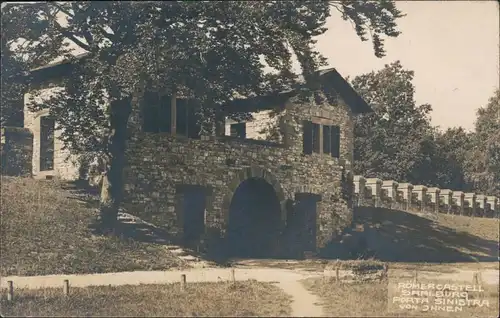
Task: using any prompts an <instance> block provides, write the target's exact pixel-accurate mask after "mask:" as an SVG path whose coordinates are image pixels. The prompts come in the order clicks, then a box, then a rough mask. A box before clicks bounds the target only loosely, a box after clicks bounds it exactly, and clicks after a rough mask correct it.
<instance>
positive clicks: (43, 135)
mask: <svg viewBox="0 0 500 318" xmlns="http://www.w3.org/2000/svg"><path fill="white" fill-rule="evenodd" d="M54 130H55V120H54V119H53V118H50V117H48V116H43V117H40V171H49V170H54Z"/></svg>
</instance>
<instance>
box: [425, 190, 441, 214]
mask: <svg viewBox="0 0 500 318" xmlns="http://www.w3.org/2000/svg"><path fill="white" fill-rule="evenodd" d="M440 191H441V189H439V188H428V189H427V194H429V195H430V201H431V203H432V204H434V211H432V212H435V213H439V193H440Z"/></svg>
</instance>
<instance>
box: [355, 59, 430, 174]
mask: <svg viewBox="0 0 500 318" xmlns="http://www.w3.org/2000/svg"><path fill="white" fill-rule="evenodd" d="M413 76H414V73H413V71H409V70H405V69H404V68H403V66H402V65H401V63H400V62H399V61H396V62H394V63H392V64H389V65H386V66H385V67H384V68H383V69H382V70H380V71H378V72H370V73H368V74H365V75H361V76H357V77H355V78H354V79H353V81H352V85H353V87H354V88H355V89H356V91H357V92H359V93H360V94H361V95H362V96H363V98H364V99H365V100H366V101H367V102H368V103H369V104H370V105H371V106H372V107H373V109H374V113H371V114H366V115H362V116H358V117H357V118H356V119H355V145H354V170H355V173H358V174H361V175H364V176H367V177H377V178H381V179H385V180H390V179H392V180H396V181H408V182H414V181H417V182H422V181H423V179H426V178H427V176H425V175H424V172H425V170H426V169H425V167H426V166H428V165H430V162H431V157H430V155H431V154H432V143H433V141H432V137H431V136H432V128H431V126H430V119H429V117H428V114H429V113H430V111H431V106H430V105H428V104H423V105H417V104H416V103H415V99H414V92H415V88H414V86H413V83H412V80H413Z"/></svg>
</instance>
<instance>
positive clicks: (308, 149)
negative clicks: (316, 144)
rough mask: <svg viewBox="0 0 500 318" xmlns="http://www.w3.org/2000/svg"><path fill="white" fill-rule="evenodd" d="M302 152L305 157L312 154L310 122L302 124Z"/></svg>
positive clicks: (305, 121)
mask: <svg viewBox="0 0 500 318" xmlns="http://www.w3.org/2000/svg"><path fill="white" fill-rule="evenodd" d="M302 129H303V131H302V152H303V153H304V154H306V155H310V154H312V149H313V147H312V145H313V132H312V122H310V121H307V120H304V121H303V122H302Z"/></svg>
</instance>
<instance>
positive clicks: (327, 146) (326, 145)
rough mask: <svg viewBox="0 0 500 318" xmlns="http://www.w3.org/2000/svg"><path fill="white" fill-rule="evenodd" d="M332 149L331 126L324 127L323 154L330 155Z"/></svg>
mask: <svg viewBox="0 0 500 318" xmlns="http://www.w3.org/2000/svg"><path fill="white" fill-rule="evenodd" d="M331 149H332V135H331V128H330V126H323V153H327V154H330V153H331Z"/></svg>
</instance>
